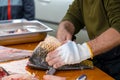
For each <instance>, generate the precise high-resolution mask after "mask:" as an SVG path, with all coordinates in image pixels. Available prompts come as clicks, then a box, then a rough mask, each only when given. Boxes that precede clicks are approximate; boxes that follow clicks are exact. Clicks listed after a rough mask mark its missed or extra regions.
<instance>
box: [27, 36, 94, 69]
mask: <svg viewBox="0 0 120 80" xmlns="http://www.w3.org/2000/svg"><path fill="white" fill-rule="evenodd" d="M60 45H61V43H60V42H59V41H58V40H57V39H56V38H55V37H52V36H47V37H46V38H45V40H44V41H42V42H40V43H39V44H38V46H37V47H36V48H35V49H34V51H33V54H32V56H31V57H30V58H29V63H28V66H30V67H33V68H37V69H50V68H51V66H49V65H48V64H47V62H46V61H45V58H46V55H47V53H48V52H50V51H53V50H55V49H56V48H57V47H59V46H60ZM92 68H93V63H92V61H90V60H85V61H83V62H81V63H78V64H72V65H64V66H62V67H60V68H58V70H71V69H92Z"/></svg>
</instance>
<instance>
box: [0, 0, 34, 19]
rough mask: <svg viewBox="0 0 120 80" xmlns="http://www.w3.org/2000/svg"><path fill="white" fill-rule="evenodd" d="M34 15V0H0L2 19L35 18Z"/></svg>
mask: <svg viewBox="0 0 120 80" xmlns="http://www.w3.org/2000/svg"><path fill="white" fill-rule="evenodd" d="M34 16H35V9H34V0H0V20H10V19H22V18H24V19H27V20H33V19H34Z"/></svg>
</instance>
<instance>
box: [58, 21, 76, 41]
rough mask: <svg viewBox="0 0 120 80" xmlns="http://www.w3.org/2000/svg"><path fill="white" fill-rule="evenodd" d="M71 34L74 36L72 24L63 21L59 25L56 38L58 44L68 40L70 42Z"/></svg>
mask: <svg viewBox="0 0 120 80" xmlns="http://www.w3.org/2000/svg"><path fill="white" fill-rule="evenodd" d="M73 34H74V26H73V24H72V23H71V22H69V21H63V22H61V23H60V24H59V28H58V31H57V36H56V37H57V39H58V40H59V41H60V42H62V43H64V42H66V41H68V40H71V39H72V36H73Z"/></svg>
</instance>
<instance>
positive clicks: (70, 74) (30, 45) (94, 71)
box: [7, 42, 115, 80]
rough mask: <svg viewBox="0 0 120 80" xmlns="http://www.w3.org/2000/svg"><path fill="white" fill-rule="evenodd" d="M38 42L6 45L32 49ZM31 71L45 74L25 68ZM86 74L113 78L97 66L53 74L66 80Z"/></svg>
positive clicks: (101, 79)
mask: <svg viewBox="0 0 120 80" xmlns="http://www.w3.org/2000/svg"><path fill="white" fill-rule="evenodd" d="M38 43H39V42H34V43H26V44H18V45H9V46H7V47H12V48H18V49H27V50H33V49H34V48H35V47H36V46H37V45H38ZM27 70H28V71H30V72H31V73H35V74H36V75H37V76H39V78H42V76H43V75H45V71H43V70H35V69H30V68H28V69H27ZM82 74H86V75H87V80H115V79H113V78H112V77H110V76H109V75H107V74H106V73H104V72H103V71H101V70H100V69H98V68H97V67H95V68H94V69H92V70H90V69H87V70H71V71H57V72H56V73H55V75H57V76H62V77H66V78H67V80H75V79H76V78H77V77H78V76H80V75H82Z"/></svg>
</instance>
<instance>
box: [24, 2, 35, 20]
mask: <svg viewBox="0 0 120 80" xmlns="http://www.w3.org/2000/svg"><path fill="white" fill-rule="evenodd" d="M23 13H24V18H25V19H27V20H33V19H34V17H35V4H34V0H23Z"/></svg>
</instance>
